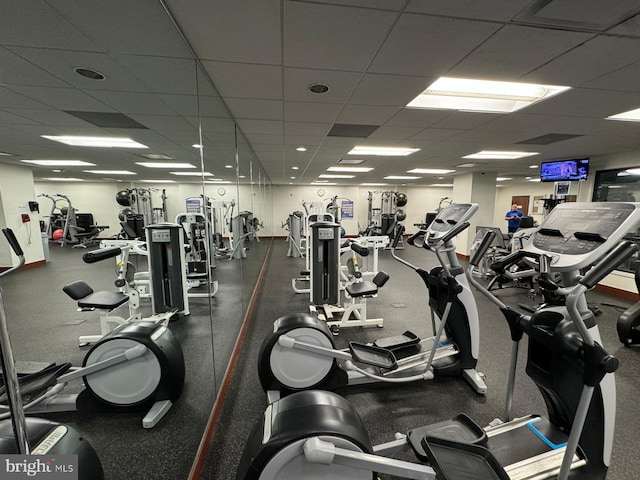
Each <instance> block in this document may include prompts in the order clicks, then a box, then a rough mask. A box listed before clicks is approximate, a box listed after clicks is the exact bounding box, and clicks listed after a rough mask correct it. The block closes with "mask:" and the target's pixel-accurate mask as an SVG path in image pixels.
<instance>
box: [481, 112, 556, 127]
mask: <svg viewBox="0 0 640 480" xmlns="http://www.w3.org/2000/svg"><path fill="white" fill-rule="evenodd" d="M524 111H526V110H524ZM551 118H553V117H552V116H550V115H534V114H529V113H518V112H515V113H510V114H508V115H498V116H496V118H494V119H492V120H489V121H488V122H487V123H484V124H482V125H478V126H477V127H476V128H477V129H478V130H494V131H526V130H528V129H529V128H531V127H537V126H539V125H544V124H545V123H546V122H548V121H549V120H550V119H551Z"/></svg>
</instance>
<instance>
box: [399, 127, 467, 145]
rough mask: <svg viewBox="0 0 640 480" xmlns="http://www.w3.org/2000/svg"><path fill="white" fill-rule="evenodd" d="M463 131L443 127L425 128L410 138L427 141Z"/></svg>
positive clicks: (439, 139) (449, 136) (451, 135)
mask: <svg viewBox="0 0 640 480" xmlns="http://www.w3.org/2000/svg"><path fill="white" fill-rule="evenodd" d="M461 133H464V130H456V129H451V128H450V129H444V128H425V129H424V130H423V131H421V132H420V133H417V134H416V135H414V136H412V137H411V140H427V141H430V142H431V141H441V140H446V139H448V138H451V137H455V136H456V135H459V134H461Z"/></svg>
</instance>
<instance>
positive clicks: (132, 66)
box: [96, 55, 217, 95]
mask: <svg viewBox="0 0 640 480" xmlns="http://www.w3.org/2000/svg"><path fill="white" fill-rule="evenodd" d="M112 58H113V59H114V60H115V61H116V62H118V65H120V66H122V68H124V69H126V71H127V72H128V73H129V76H131V77H132V78H137V79H138V80H140V82H141V83H142V84H144V85H145V90H149V91H151V92H154V93H169V94H187V95H195V94H196V92H197V82H196V68H195V63H194V61H193V60H192V59H184V58H163V57H150V56H141V55H113V56H112ZM103 73H105V72H103ZM105 83H106V82H105ZM205 87H206V83H204V82H201V87H200V88H205ZM96 88H100V87H96ZM214 94H216V95H217V92H215V93H214Z"/></svg>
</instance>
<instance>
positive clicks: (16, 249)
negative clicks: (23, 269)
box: [2, 228, 24, 257]
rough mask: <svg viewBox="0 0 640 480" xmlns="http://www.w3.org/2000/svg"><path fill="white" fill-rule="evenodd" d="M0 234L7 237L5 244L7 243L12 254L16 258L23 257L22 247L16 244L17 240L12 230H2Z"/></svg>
mask: <svg viewBox="0 0 640 480" xmlns="http://www.w3.org/2000/svg"><path fill="white" fill-rule="evenodd" d="M2 233H4V236H5V237H7V242H9V245H10V246H11V249H12V250H13V253H15V254H16V255H17V256H18V257H21V256H23V255H24V252H23V251H22V247H21V246H20V244H19V243H18V239H17V238H16V236H15V234H14V233H13V230H11V229H10V228H3V229H2Z"/></svg>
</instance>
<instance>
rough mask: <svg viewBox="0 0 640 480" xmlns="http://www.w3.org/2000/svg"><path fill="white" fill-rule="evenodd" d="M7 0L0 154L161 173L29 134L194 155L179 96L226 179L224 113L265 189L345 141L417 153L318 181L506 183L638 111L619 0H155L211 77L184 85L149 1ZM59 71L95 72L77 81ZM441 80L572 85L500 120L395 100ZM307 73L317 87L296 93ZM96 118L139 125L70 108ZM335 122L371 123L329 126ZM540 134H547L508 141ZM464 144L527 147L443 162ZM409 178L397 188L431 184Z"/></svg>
mask: <svg viewBox="0 0 640 480" xmlns="http://www.w3.org/2000/svg"><path fill="white" fill-rule="evenodd" d="M18 3H19V2H9V1H5V2H3V9H4V10H3V16H2V17H1V18H0V64H2V65H3V68H2V69H1V70H0V151H1V152H8V153H11V154H12V155H11V156H4V155H3V156H2V157H0V162H8V163H14V164H18V163H20V160H24V159H64V158H68V159H75V160H84V161H87V162H91V163H95V164H96V165H97V167H96V168H100V169H106V168H113V169H123V170H131V171H134V172H136V173H137V174H138V175H137V177H136V178H140V179H143V178H144V179H151V180H153V179H158V180H160V179H164V178H166V177H167V174H166V173H165V172H162V171H156V170H157V169H153V171H150V170H151V169H145V168H144V167H141V166H137V165H135V161H136V159H139V157H138V156H137V155H136V154H137V153H139V152H135V151H133V150H126V149H108V151H105V150H104V149H95V148H94V149H90V148H78V147H70V146H66V145H62V144H56V143H54V142H51V141H50V140H47V139H44V138H42V137H41V136H42V135H70V134H76V135H93V136H129V137H130V138H132V139H134V140H136V141H138V142H140V143H143V144H145V145H147V146H148V147H149V149H148V153H157V154H164V155H167V156H169V157H171V158H173V159H175V160H176V161H181V162H199V152H198V151H197V150H195V149H194V148H193V147H192V144H194V143H196V140H197V136H196V133H197V132H196V129H197V126H198V124H199V123H200V122H199V119H198V116H197V109H196V107H197V105H200V110H201V112H202V119H201V120H202V126H203V136H204V141H205V161H207V162H210V163H208V164H207V169H211V171H212V173H214V175H216V176H220V177H222V176H224V175H228V174H229V172H228V171H225V169H224V164H225V163H226V162H225V159H227V158H232V156H233V125H234V122H235V123H237V125H238V126H239V128H240V130H241V131H242V133H243V134H244V138H246V141H247V142H248V144H249V145H250V147H251V150H252V151H253V152H255V155H256V157H257V160H259V161H260V163H261V164H262V167H263V168H264V170H265V173H266V176H267V177H268V178H269V180H270V181H271V182H273V183H275V184H288V183H293V184H304V185H307V184H309V183H312V182H314V181H316V180H317V179H318V176H319V175H321V174H323V173H325V172H326V170H327V168H329V167H331V166H333V165H336V164H337V163H338V162H340V161H341V160H343V159H346V158H349V157H352V156H350V155H349V154H348V152H349V151H350V150H351V149H352V148H353V147H355V146H357V145H366V146H388V147H410V148H419V149H420V150H419V151H418V152H416V153H413V154H412V155H409V156H407V157H402V158H401V159H400V158H398V157H394V158H391V157H369V156H367V157H361V159H362V160H364V162H363V163H362V164H361V165H362V166H367V167H372V168H374V170H372V171H370V172H363V173H357V174H356V176H355V178H353V179H337V180H336V182H338V183H341V184H359V183H373V182H385V180H384V177H385V176H388V175H402V174H405V173H406V170H410V169H413V168H441V169H453V170H455V172H453V173H449V174H446V175H444V176H445V177H452V176H455V175H458V174H460V173H466V172H470V171H471V172H473V171H485V172H488V173H492V174H493V173H495V174H499V175H500V176H507V177H512V178H514V179H515V180H514V181H517V180H518V179H522V180H524V177H525V176H531V175H532V174H534V175H535V170H532V169H530V168H529V165H530V164H532V163H539V162H541V161H551V160H561V159H566V158H582V157H585V156H592V158H593V159H594V162H595V164H596V167H597V162H598V161H599V158H602V157H603V156H606V155H612V154H616V153H620V152H631V151H640V135H639V133H640V124H638V123H632V122H620V121H611V120H606V117H608V116H611V115H615V114H618V113H621V112H624V111H627V110H631V109H635V108H638V107H640V81H639V80H640V17H639V16H638V14H639V12H640V7H638V6H637V2H633V1H630V0H625V1H621V2H615V3H612V2H595V1H587V2H584V1H583V2H579V1H578V0H555V1H551V2H549V1H537V0H487V1H484V2H476V1H474V0H457V1H452V2H439V1H435V0H370V1H367V0H313V1H307V0H240V1H237V2H227V1H224V0H213V1H208V2H201V1H198V0H166V2H165V3H166V4H167V5H168V6H169V7H170V10H171V12H172V13H173V15H174V16H175V19H176V22H177V24H178V25H179V27H180V29H181V30H182V31H183V33H184V35H185V38H186V39H187V40H188V41H189V43H190V44H191V45H192V47H193V50H194V51H195V53H196V54H197V56H198V61H199V62H200V63H201V64H202V65H203V67H204V69H205V71H206V74H207V75H208V76H209V78H210V79H211V81H212V83H213V88H210V89H209V88H207V89H205V91H200V92H196V85H195V78H194V60H193V58H191V54H190V52H189V51H188V49H187V48H186V47H185V45H184V43H183V42H182V39H181V38H180V35H179V34H178V33H177V31H176V30H175V29H174V28H173V25H172V23H171V21H170V19H169V17H168V16H167V15H166V12H165V11H164V9H163V8H162V5H161V2H159V1H158V2H157V3H156V2H153V1H148V2H128V1H125V0H113V1H104V0H102V1H97V2H84V1H82V0H64V1H62V2H58V1H52V0H33V1H32V2H30V8H29V11H28V12H27V11H25V10H26V9H25V8H24V7H23V6H21V5H19V4H18ZM604 3H606V5H607V7H606V9H605V10H602V5H601V4H604ZM578 7H579V8H578ZM576 9H577V10H576ZM575 12H579V15H576V14H575ZM570 13H571V15H570ZM76 67H82V68H89V69H94V70H96V71H98V72H101V73H103V74H105V76H106V79H105V80H102V81H95V80H90V79H87V78H83V77H81V76H79V75H77V74H76V73H75V72H74V70H73V69H74V68H76ZM443 76H450V77H473V78H478V79H485V80H500V81H519V82H535V83H542V84H546V85H566V86H570V87H572V89H571V90H569V91H566V92H564V93H561V94H559V95H557V96H555V97H552V98H550V99H548V100H544V101H542V102H539V103H536V104H534V105H531V106H529V107H526V108H523V109H522V110H519V111H517V112H516V113H511V114H497V113H478V112H463V111H460V112H459V111H449V110H414V109H408V108H406V105H407V104H408V103H409V102H410V101H411V100H412V99H414V98H415V97H416V96H417V95H418V94H419V93H420V92H422V91H423V90H425V89H426V88H427V87H428V86H429V85H430V84H431V83H433V82H434V81H435V80H436V79H438V78H440V77H443ZM201 83H202V82H201ZM315 83H320V84H326V85H327V86H328V87H329V91H328V92H327V93H325V94H314V93H312V92H310V91H309V86H310V85H312V84H315ZM197 93H200V96H199V98H198V96H197ZM198 102H199V103H198ZM227 107H228V110H227ZM83 113H84V115H83ZM99 114H112V115H116V116H125V117H128V118H130V119H131V120H132V121H133V122H137V123H138V124H140V125H142V126H144V127H146V128H145V129H141V128H118V125H119V124H117V123H114V124H113V125H108V126H102V127H101V126H98V125H95V124H94V123H91V122H90V121H86V120H83V119H82V118H83V116H84V118H85V119H86V118H92V117H91V115H99ZM105 116H108V115H105ZM113 118H116V117H115V116H114V117H113ZM118 118H121V119H122V117H118ZM132 125H133V123H132ZM336 125H347V127H341V128H345V129H346V130H345V131H347V130H353V128H355V126H358V125H366V126H370V127H371V128H370V130H371V132H369V133H368V134H367V132H366V131H362V132H361V133H360V135H362V136H361V137H355V136H335V133H336V132H335V129H336V128H337V127H336ZM348 126H351V127H348ZM373 127H375V128H373ZM332 130H333V131H334V134H331V132H332ZM338 133H339V132H338ZM554 135H555V136H557V135H560V136H564V137H561V139H559V140H556V141H553V142H546V141H542V140H539V141H537V142H536V143H535V144H533V145H532V144H527V143H526V142H527V141H531V140H532V139H536V138H541V137H542V138H544V137H546V136H554ZM297 147H305V148H306V151H305V152H299V151H296V148H297ZM523 147H524V148H523ZM481 150H530V151H536V152H538V155H536V156H534V157H529V158H526V159H523V160H521V161H518V160H516V161H504V160H483V161H482V163H481V164H480V165H477V166H475V167H467V168H464V167H463V168H459V167H456V165H459V164H463V163H465V160H463V159H462V157H464V156H465V155H469V154H472V153H475V152H478V151H481ZM208 152H213V153H212V155H211V156H209V155H207V153H208ZM209 158H211V160H208V159H209ZM294 166H295V167H298V170H295V171H292V170H291V167H294ZM0 168H1V167H0ZM66 170H67V171H66V172H65V175H66V174H67V173H70V174H71V173H72V174H73V176H77V177H79V178H85V179H91V180H97V178H96V176H95V175H91V174H87V173H84V172H82V169H80V168H77V169H76V168H75V167H74V168H68V169H66ZM34 171H35V172H36V178H39V177H45V176H46V177H50V176H52V174H51V171H50V170H48V169H46V168H37V169H35V170H34ZM290 177H296V178H294V179H292V178H290ZM420 177H421V178H420V179H418V180H415V181H412V183H413V184H416V185H429V184H432V183H436V182H435V181H434V176H430V175H420Z"/></svg>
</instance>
